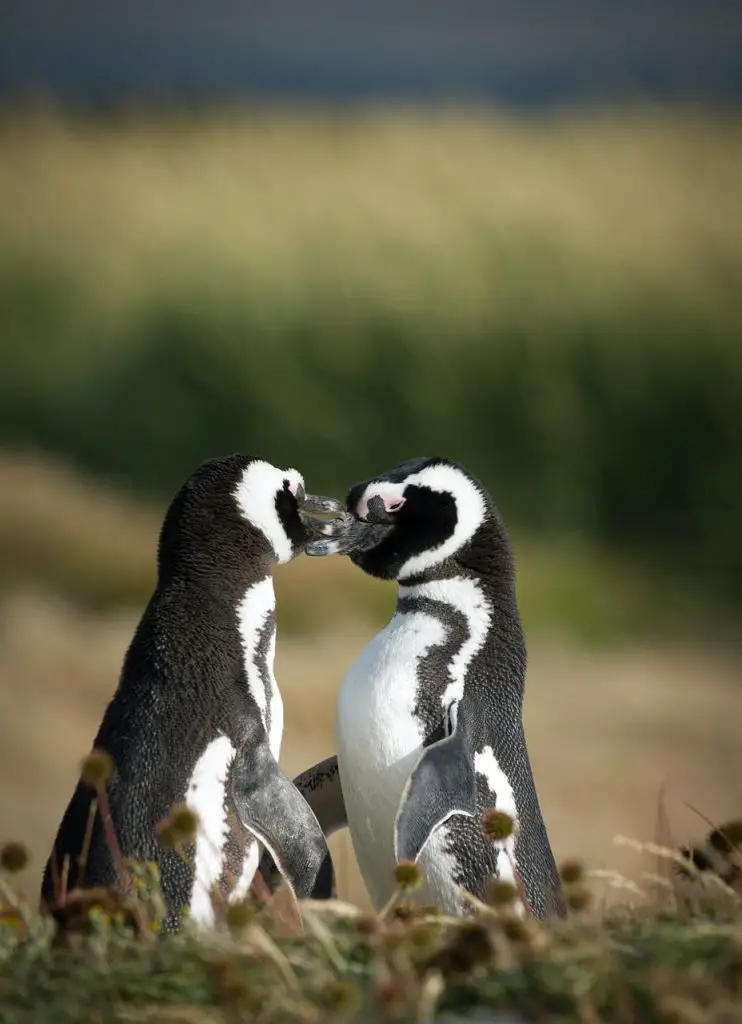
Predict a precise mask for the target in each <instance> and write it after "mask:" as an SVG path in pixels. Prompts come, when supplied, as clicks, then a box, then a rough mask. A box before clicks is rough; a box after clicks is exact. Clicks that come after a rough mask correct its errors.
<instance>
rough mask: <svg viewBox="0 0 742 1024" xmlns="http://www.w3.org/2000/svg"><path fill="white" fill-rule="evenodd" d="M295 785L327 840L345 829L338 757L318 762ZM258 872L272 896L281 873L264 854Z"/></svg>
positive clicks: (330, 868) (267, 855) (333, 876)
mask: <svg viewBox="0 0 742 1024" xmlns="http://www.w3.org/2000/svg"><path fill="white" fill-rule="evenodd" d="M294 785H295V786H296V788H297V789H298V791H299V793H300V794H301V795H302V796H303V797H304V799H305V800H306V802H307V803H308V804H309V806H310V808H311V809H312V811H313V812H314V815H315V817H316V818H317V821H318V822H319V826H320V828H321V829H322V831H323V833H324V835H325V837H326V838H329V837H330V836H331V835H333V833H335V832H337V831H339V830H340V829H341V828H347V826H348V817H347V814H346V811H345V800H344V799H343V790H342V788H341V786H340V770H339V768H338V759H337V755H335V754H333V755H332V757H326V758H325V760H324V761H319V762H318V763H317V764H315V765H313V766H312V767H311V768H307V769H306V771H303V772H301V773H300V774H299V775H297V776H296V777H295V778H294ZM327 856H328V858H329V871H330V873H331V876H332V877H331V883H330V885H331V891H332V894H334V888H335V872H334V870H333V866H332V858H331V857H330V854H329V852H328V854H327ZM325 870H327V869H325ZM259 871H260V874H261V876H262V878H263V881H264V882H265V884H266V885H267V886H268V889H269V890H270V891H271V892H273V891H274V890H275V889H276V887H277V885H278V883H279V881H280V876H281V872H280V870H279V869H278V867H277V865H276V863H275V861H274V860H273V858H272V856H271V855H270V853H269V852H268V851H267V850H266V851H265V852H264V853H263V855H262V857H261V859H260V867H259Z"/></svg>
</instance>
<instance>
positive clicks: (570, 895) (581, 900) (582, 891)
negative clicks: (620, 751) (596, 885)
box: [564, 885, 591, 913]
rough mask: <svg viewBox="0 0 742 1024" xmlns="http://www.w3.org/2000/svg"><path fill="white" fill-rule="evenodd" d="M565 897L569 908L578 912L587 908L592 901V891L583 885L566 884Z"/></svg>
mask: <svg viewBox="0 0 742 1024" xmlns="http://www.w3.org/2000/svg"><path fill="white" fill-rule="evenodd" d="M564 898H565V899H566V901H567V906H568V907H569V909H570V910H574V911H575V912H577V913H579V912H580V911H581V910H587V908H588V907H589V906H590V902H591V897H590V891H589V890H588V889H586V888H585V887H584V886H581V885H570V886H566V887H565V891H564Z"/></svg>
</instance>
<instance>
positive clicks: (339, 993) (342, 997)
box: [321, 978, 360, 1014]
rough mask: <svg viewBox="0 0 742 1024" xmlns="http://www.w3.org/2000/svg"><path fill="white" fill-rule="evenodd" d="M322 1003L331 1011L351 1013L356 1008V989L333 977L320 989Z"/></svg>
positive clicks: (358, 1000)
mask: <svg viewBox="0 0 742 1024" xmlns="http://www.w3.org/2000/svg"><path fill="white" fill-rule="evenodd" d="M321 999H322V1003H323V1005H324V1006H325V1007H326V1008H327V1009H328V1010H330V1011H331V1012H332V1013H342V1014H352V1013H354V1011H355V1010H357V1009H358V1006H359V1004H360V996H359V993H358V990H357V989H356V988H354V986H353V985H350V984H348V982H347V981H342V980H341V979H340V978H333V980H332V981H330V982H328V984H327V985H326V986H325V988H324V989H323V991H322V994H321Z"/></svg>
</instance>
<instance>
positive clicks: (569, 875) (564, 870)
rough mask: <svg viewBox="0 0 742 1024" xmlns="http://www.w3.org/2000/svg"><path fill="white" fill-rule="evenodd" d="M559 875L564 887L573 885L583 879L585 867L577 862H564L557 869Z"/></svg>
mask: <svg viewBox="0 0 742 1024" xmlns="http://www.w3.org/2000/svg"><path fill="white" fill-rule="evenodd" d="M559 875H560V877H561V879H562V881H563V882H564V884H565V885H575V883H577V882H581V881H582V880H583V879H584V877H585V867H584V865H583V864H582V862H581V861H579V860H565V861H564V862H563V864H562V866H561V867H560V868H559Z"/></svg>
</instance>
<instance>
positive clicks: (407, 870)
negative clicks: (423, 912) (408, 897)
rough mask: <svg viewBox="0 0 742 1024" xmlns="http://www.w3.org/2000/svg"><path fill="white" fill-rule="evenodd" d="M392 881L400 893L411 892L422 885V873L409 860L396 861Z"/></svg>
mask: <svg viewBox="0 0 742 1024" xmlns="http://www.w3.org/2000/svg"><path fill="white" fill-rule="evenodd" d="M394 881H395V882H396V883H397V887H398V888H399V889H401V890H402V892H413V891H414V890H415V889H419V888H420V886H421V885H422V883H423V873H422V871H421V870H420V868H419V867H418V866H417V864H415V862H414V861H411V860H398V861H397V863H396V864H395V866H394Z"/></svg>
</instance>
